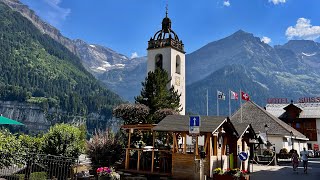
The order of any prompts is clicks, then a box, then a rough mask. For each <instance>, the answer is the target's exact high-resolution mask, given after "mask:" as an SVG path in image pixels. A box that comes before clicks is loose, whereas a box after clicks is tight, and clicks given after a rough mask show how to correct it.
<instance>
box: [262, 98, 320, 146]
mask: <svg viewBox="0 0 320 180" xmlns="http://www.w3.org/2000/svg"><path fill="white" fill-rule="evenodd" d="M266 110H267V111H268V112H269V113H270V114H272V115H274V116H276V117H278V118H279V119H281V120H282V121H283V122H285V123H287V124H288V125H289V126H291V127H293V128H294V129H296V130H297V131H299V132H300V133H302V134H304V135H305V136H306V137H307V138H309V141H308V142H307V147H306V148H308V149H313V150H319V144H320V103H293V102H291V103H290V104H267V105H266ZM293 136H294V137H295V135H293ZM294 137H293V139H294ZM294 146H297V143H296V142H294Z"/></svg>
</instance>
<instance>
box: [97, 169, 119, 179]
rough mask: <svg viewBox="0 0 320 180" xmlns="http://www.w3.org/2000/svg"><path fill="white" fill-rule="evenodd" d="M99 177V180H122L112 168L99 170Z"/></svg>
mask: <svg viewBox="0 0 320 180" xmlns="http://www.w3.org/2000/svg"><path fill="white" fill-rule="evenodd" d="M97 175H98V180H120V175H119V174H118V173H117V172H116V171H115V170H114V168H112V167H111V168H109V167H100V168H98V169H97Z"/></svg>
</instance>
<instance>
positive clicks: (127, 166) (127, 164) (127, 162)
mask: <svg viewBox="0 0 320 180" xmlns="http://www.w3.org/2000/svg"><path fill="white" fill-rule="evenodd" d="M129 151H130V150H129V148H126V161H125V169H126V170H128V169H129V159H130V156H129Z"/></svg>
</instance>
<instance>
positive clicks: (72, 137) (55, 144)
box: [43, 124, 85, 158]
mask: <svg viewBox="0 0 320 180" xmlns="http://www.w3.org/2000/svg"><path fill="white" fill-rule="evenodd" d="M43 138H44V146H43V152H44V153H45V154H51V155H63V156H68V157H75V158H76V157H78V156H79V155H80V153H83V152H84V150H85V138H84V134H83V132H82V131H81V130H80V129H79V128H78V127H74V126H71V125H69V124H56V125H54V126H53V127H51V128H50V130H49V132H48V133H46V134H45V135H44V137H43Z"/></svg>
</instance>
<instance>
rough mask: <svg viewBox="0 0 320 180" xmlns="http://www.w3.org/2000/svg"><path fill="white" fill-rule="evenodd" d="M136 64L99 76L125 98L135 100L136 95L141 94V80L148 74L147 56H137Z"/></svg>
mask: <svg viewBox="0 0 320 180" xmlns="http://www.w3.org/2000/svg"><path fill="white" fill-rule="evenodd" d="M135 61H138V62H140V63H138V64H137V65H136V66H134V67H132V68H122V69H112V70H110V71H107V72H105V73H103V74H101V75H99V76H97V78H98V79H99V80H100V81H102V82H103V83H104V84H106V85H107V86H108V87H109V88H110V89H112V90H113V91H115V92H117V93H118V94H119V95H121V97H123V98H124V99H126V100H128V101H131V102H134V97H135V96H138V95H140V92H141V89H142V85H141V82H142V81H144V80H145V78H146V76H147V57H140V58H136V59H135Z"/></svg>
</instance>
